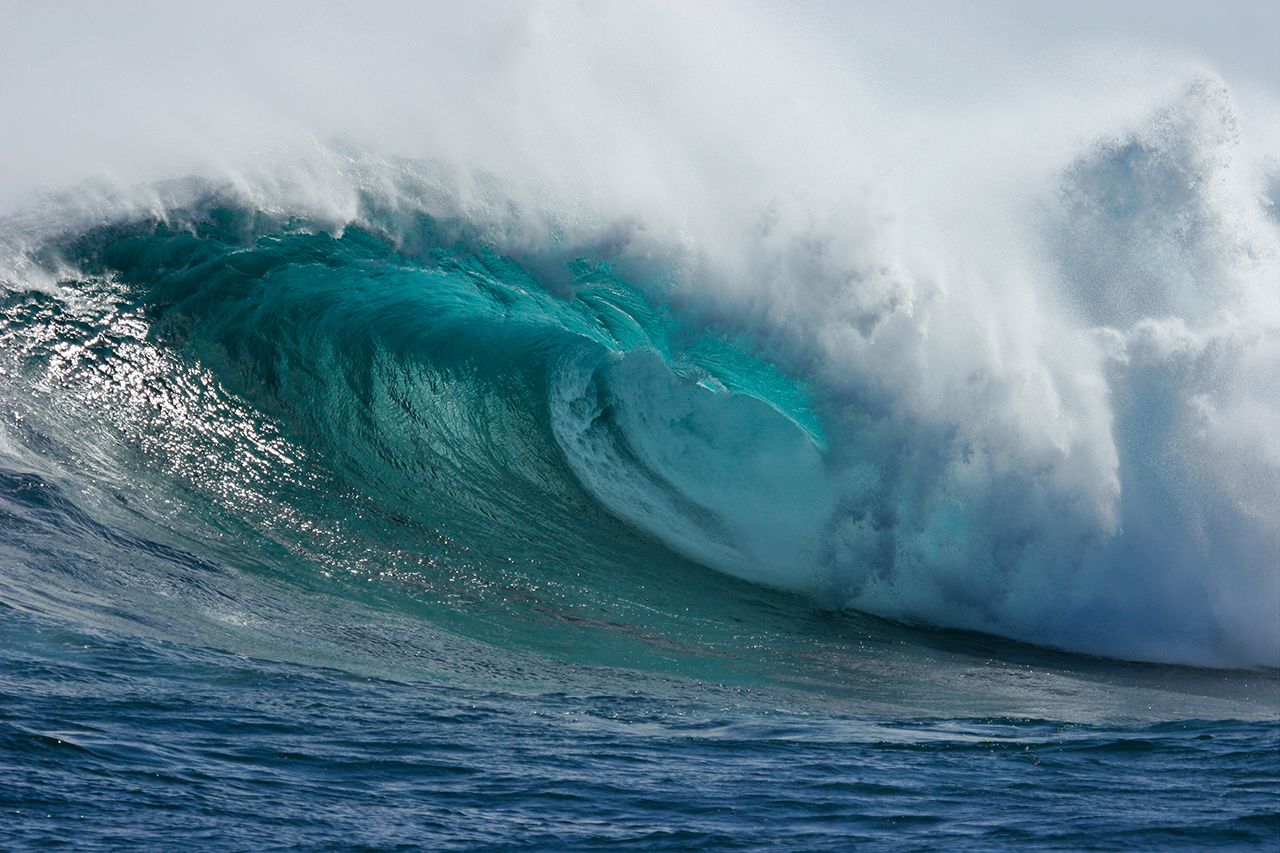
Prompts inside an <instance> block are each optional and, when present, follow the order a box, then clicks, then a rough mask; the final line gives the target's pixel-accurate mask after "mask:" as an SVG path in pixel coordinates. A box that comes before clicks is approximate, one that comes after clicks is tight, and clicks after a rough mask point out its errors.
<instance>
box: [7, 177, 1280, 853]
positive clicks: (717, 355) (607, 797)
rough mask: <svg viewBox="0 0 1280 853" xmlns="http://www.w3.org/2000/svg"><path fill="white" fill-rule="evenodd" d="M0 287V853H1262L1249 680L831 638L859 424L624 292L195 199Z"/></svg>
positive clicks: (433, 231) (909, 640) (615, 283)
mask: <svg viewBox="0 0 1280 853" xmlns="http://www.w3.org/2000/svg"><path fill="white" fill-rule="evenodd" d="M32 264H33V269H38V270H40V271H41V272H42V273H43V275H44V278H43V279H41V280H42V281H47V282H52V283H46V284H44V285H42V286H21V287H20V286H12V287H9V288H7V289H6V290H4V291H3V296H2V301H0V417H2V419H3V425H2V426H0V567H2V568H3V571H0V637H2V638H3V641H2V642H0V656H2V658H3V661H2V662H3V665H2V666H0V776H3V777H4V779H6V780H7V783H6V784H5V785H4V786H3V787H2V789H0V814H3V815H5V820H3V821H0V846H3V847H5V848H33V847H42V846H50V847H55V846H71V847H73V848H75V849H104V848H115V847H120V848H130V849H134V848H151V849H155V848H160V849H164V848H176V847H184V846H191V845H194V846H196V847H198V848H200V849H277V848H293V847H300V848H321V849H351V848H353V847H354V848H361V849H397V848H401V847H410V848H412V847H421V848H424V849H486V850H487V849H546V850H576V849H584V850H586V849H590V850H595V849H645V850H649V849H671V850H685V849H707V850H733V849H786V850H823V849H830V850H847V849H894V850H899V849H903V850H913V849H919V850H932V849H938V848H947V849H972V850H1002V849H1009V850H1012V849H1019V850H1022V849H1043V850H1085V849H1099V850H1114V849H1140V850H1170V849H1186V850H1202V849H1206V848H1215V849H1216V848H1222V849H1275V848H1276V846H1277V845H1280V673H1278V672H1277V671H1276V670H1275V669H1272V668H1254V669H1198V668H1191V667H1185V666H1175V665H1160V664H1150V663H1135V662H1125V661H1122V660H1113V659H1104V658H1099V657H1089V656H1084V655H1081V654H1078V653H1077V654H1073V653H1071V652H1068V651H1058V650H1054V649H1051V648H1047V647H1045V646H1040V645H1025V644H1021V643H1018V642H1015V641H1013V640H1009V639H1000V638H998V637H996V636H993V635H992V634H987V633H972V632H962V631H956V630H943V629H942V628H937V627H930V625H929V624H927V623H926V622H924V621H921V620H917V621H915V623H914V624H913V625H906V624H902V623H901V622H897V621H888V620H885V619H882V618H877V617H876V616H873V615H867V614H866V613H863V612H861V611H860V610H859V609H856V608H854V607H851V606H849V604H850V602H852V601H855V600H857V595H858V594H860V591H861V590H863V589H864V588H865V587H866V586H867V585H868V584H871V585H874V583H875V582H876V580H877V578H876V577H874V576H872V577H871V578H870V579H868V578H866V577H862V576H856V577H855V576H851V575H850V574H848V573H847V572H841V571H836V570H835V569H834V568H832V567H838V566H844V565H847V564H849V563H850V562H855V563H857V562H858V561H859V560H861V561H862V562H863V563H866V564H868V565H878V564H877V563H875V560H873V559H872V557H873V556H874V555H868V554H854V555H853V557H850V556H849V555H848V554H844V553H835V550H834V549H836V546H834V545H831V544H830V542H832V541H838V537H828V534H829V533H830V528H829V527H828V526H826V525H827V524H828V520H829V518H830V517H831V516H832V513H833V507H834V508H837V509H838V508H839V507H840V506H841V501H842V500H843V498H842V497H841V495H840V494H837V493H836V492H835V491H833V488H832V487H831V485H830V483H831V480H832V476H831V472H832V471H833V470H835V469H837V468H838V469H839V470H840V471H842V472H844V473H846V474H847V472H848V471H850V470H855V471H857V470H864V469H865V470H866V471H867V472H868V473H866V474H865V477H866V478H867V482H868V483H872V484H873V485H869V486H866V487H865V490H870V491H874V483H876V482H880V481H881V480H887V479H889V476H890V475H889V474H886V473H884V472H883V471H877V466H878V465H883V466H884V467H885V468H886V469H887V468H888V467H889V465H888V463H887V462H884V461H883V460H880V459H878V458H877V457H875V455H874V454H873V453H872V452H871V451H870V450H868V449H866V448H865V447H862V446H861V445H859V444H858V443H857V438H858V437H859V436H861V435H864V434H869V433H871V432H872V431H873V430H872V429H871V427H866V426H865V424H868V423H872V422H874V421H875V420H876V419H877V418H878V417H880V415H878V414H877V413H878V412H879V411H880V409H879V408H878V407H880V406H881V405H882V404H881V403H879V402H877V400H876V399H875V398H874V395H873V394H868V396H867V399H866V400H865V401H861V402H860V403H859V406H861V408H859V409H857V411H856V412H855V413H852V414H851V409H850V406H849V404H848V400H847V399H846V400H843V401H842V403H841V405H840V406H836V405H835V403H834V402H833V399H832V393H831V389H830V387H827V386H824V385H823V384H822V383H821V382H817V381H815V380H814V379H813V378H812V377H811V376H808V375H806V374H805V373H804V372H803V371H802V370H799V369H797V367H796V364H789V365H784V364H780V363H778V360H775V359H773V358H771V357H770V355H769V353H770V352H771V350H770V348H769V347H768V346H767V343H765V342H759V341H757V342H754V343H753V339H752V338H751V337H750V336H749V335H744V334H741V333H740V332H739V331H736V330H734V329H733V328H731V327H730V326H729V325H728V324H726V323H723V322H720V320H719V319H718V318H717V317H715V316H714V315H713V314H711V313H708V312H704V311H699V310H697V309H696V308H695V307H692V306H689V305H687V304H684V303H682V302H681V300H679V299H678V298H675V297H674V296H673V298H671V299H663V298H662V294H663V292H664V291H663V287H662V280H663V276H664V275H666V273H665V272H663V271H661V270H658V271H657V272H655V271H653V270H652V269H650V270H644V269H640V268H638V267H636V268H633V269H625V270H624V269H623V268H622V267H620V266H618V265H616V264H613V263H612V262H610V261H609V260H607V259H605V258H603V257H594V256H592V255H590V254H586V255H579V254H571V255H570V256H567V257H566V256H563V255H562V254H561V255H555V254H545V255H539V254H538V253H532V254H530V253H524V254H522V253H520V252H518V251H515V250H512V249H503V248H500V247H499V246H498V245H497V244H496V243H495V242H494V241H491V240H487V239H485V238H484V236H483V235H481V234H478V233H473V232H472V231H471V230H469V229H468V227H467V226H466V225H465V223H463V222H456V221H448V220H441V219H438V218H431V217H428V216H425V215H421V214H413V215H407V214H404V213H392V212H390V211H386V210H383V211H377V210H374V211H372V212H369V211H366V214H365V215H364V216H362V218H361V220H360V222H359V223H353V224H349V225H347V226H346V227H344V228H342V229H336V228H332V227H326V226H324V225H322V224H320V223H317V222H314V221H311V220H308V219H304V218H293V217H289V216H284V215H282V214H280V213H278V212H274V213H269V212H265V211H262V210H258V209H256V208H253V207H249V206H245V205H243V204H237V203H236V202H234V201H231V200H229V199H228V198H223V197H217V196H215V197H211V198H208V199H205V200H204V202H202V203H201V204H200V205H196V206H192V207H190V208H186V209H182V210H170V211H168V213H167V215H166V216H165V217H159V218H151V217H145V216H133V217H124V218H117V219H115V220H112V221H109V222H106V223H101V224H98V225H96V226H93V227H84V228H78V229H72V230H69V231H65V232H63V233H60V234H58V235H57V236H56V237H55V238H51V239H48V240H47V241H45V242H44V243H43V244H42V245H41V246H40V247H39V250H38V251H37V252H35V253H33V255H32ZM641 279H643V280H641ZM35 280H36V276H34V274H33V275H32V281H33V282H34V281H35ZM10 284H14V285H17V284H19V283H18V282H12V283H10ZM24 284H25V282H24ZM912 437H915V436H910V435H904V436H903V441H904V442H905V441H906V440H907V439H909V438H912ZM912 452H913V453H915V451H912ZM917 455H927V453H926V452H924V451H919V452H918V454H917ZM902 458H903V459H908V458H912V459H914V458H915V457H914V456H912V454H911V453H908V452H906V451H904V453H903V455H902ZM835 460H838V461H839V465H837V464H836V461H835ZM858 465H862V466H863V468H858V467H857V466H858ZM1015 485H1016V484H1015ZM908 491H909V490H908V489H906V488H905V487H904V488H903V489H902V490H900V491H899V492H898V493H895V499H901V498H902V494H904V493H906V492H908ZM876 507H877V508H876V509H875V511H868V512H866V513H865V515H864V516H862V520H861V521H860V522H859V524H864V523H865V524H866V525H871V526H874V527H875V528H876V530H877V531H879V532H880V533H882V534H883V536H882V537H881V539H882V540H883V541H886V542H887V541H889V540H891V539H892V536H891V535H890V534H889V533H885V532H884V531H891V530H892V529H894V527H895V525H899V524H905V521H902V520H901V519H902V518H905V517H906V516H907V515H908V513H907V512H906V511H899V512H898V514H897V515H895V514H894V510H892V508H891V507H890V506H889V504H888V502H887V501H885V502H881V503H880V504H876ZM859 512H863V511H862V510H859ZM967 513H968V510H967V509H966V508H957V509H955V510H954V514H953V522H952V523H953V524H954V526H956V527H961V526H963V525H965V524H968V523H971V522H972V521H973V518H972V517H971V516H970V515H968V514H967ZM837 515H838V513H837ZM944 527H945V525H944ZM1026 535H1030V534H1026ZM959 539H960V534H958V533H957V534H956V540H957V541H959ZM877 541H881V540H877ZM877 547H879V546H877ZM886 547H888V546H886ZM929 547H931V548H937V549H945V547H947V541H945V540H944V541H943V542H942V543H941V544H937V543H933V544H931V545H930V546H929ZM955 547H960V546H958V545H957V546H955ZM900 559H902V560H907V559H908V558H907V557H900ZM861 564H862V563H859V565H861ZM982 568H983V567H978V569H977V570H979V571H980V570H982ZM872 575H874V572H873V573H872ZM1045 585H1046V586H1049V585H1050V584H1049V581H1046V584H1045ZM1057 594H1058V593H1057V592H1056V591H1055V590H1053V589H1051V588H1050V589H1046V590H1045V591H1044V596H1045V598H1046V601H1047V604H1046V603H1044V602H1041V603H1040V604H1039V605H1038V606H1042V607H1048V608H1053V607H1054V606H1055V605H1054V602H1055V600H1056V598H1055V597H1056V596H1057ZM1160 594H1161V593H1160V592H1159V591H1158V590H1157V591H1155V592H1153V593H1152V595H1153V597H1159V595H1160ZM971 595H972V591H971V590H967V589H960V588H959V587H957V592H956V599H957V601H959V602H961V605H957V606H958V607H959V606H963V607H969V608H972V609H973V610H977V611H981V609H982V608H981V602H976V603H975V602H973V601H970V600H968V598H967V597H969V596H971ZM1117 595H1119V593H1117ZM1063 596H1064V598H1065V593H1063ZM1077 604H1078V603H1077ZM1077 604H1072V606H1077ZM1067 606H1068V602H1066V601H1065V600H1064V601H1063V603H1062V607H1063V608H1066V607H1067ZM963 612H969V611H967V610H966V611H963ZM993 612H995V611H993ZM889 615H893V614H889ZM1153 618H1154V617H1153ZM955 621H956V622H957V623H961V624H963V623H964V622H965V621H966V619H964V618H959V617H957V619H956V620H955ZM992 626H993V629H998V628H999V627H1000V625H999V624H998V623H994V622H993V623H992ZM953 627H954V626H953ZM1139 629H1140V626H1139V627H1138V628H1135V629H1134V630H1135V631H1136V630H1139ZM1088 630H1090V626H1089V624H1088V623H1087V622H1086V623H1083V624H1082V626H1081V631H1082V632H1087V631H1088ZM1099 630H1101V629H1099ZM1108 630H1109V631H1110V632H1111V633H1114V634H1116V635H1117V636H1120V635H1123V633H1124V632H1123V631H1121V630H1120V629H1119V628H1117V627H1116V626H1111V627H1110V628H1109V629H1108ZM1187 630H1188V631H1191V632H1196V631H1200V630H1202V626H1198V625H1194V626H1190V627H1189V628H1188V629H1187ZM1203 630H1208V631H1210V632H1212V628H1209V629H1203ZM1009 633H1012V634H1015V635H1019V636H1021V635H1023V634H1026V630H1025V629H1022V628H1019V630H1017V631H1010V632H1009ZM1104 633H1105V632H1104ZM1106 636H1110V634H1106ZM1058 639H1061V635H1060V634H1055V635H1053V636H1052V637H1047V638H1046V642H1047V644H1048V645H1058V646H1062V645H1065V644H1064V643H1061V642H1053V641H1054V640H1058ZM1101 642H1102V641H1099V643H1101ZM1091 645H1093V644H1092V642H1091V638H1090V637H1089V636H1082V637H1081V641H1080V645H1079V646H1077V648H1089V647H1091Z"/></svg>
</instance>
